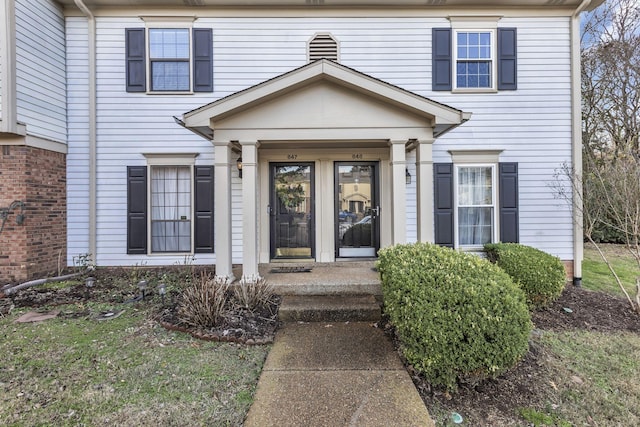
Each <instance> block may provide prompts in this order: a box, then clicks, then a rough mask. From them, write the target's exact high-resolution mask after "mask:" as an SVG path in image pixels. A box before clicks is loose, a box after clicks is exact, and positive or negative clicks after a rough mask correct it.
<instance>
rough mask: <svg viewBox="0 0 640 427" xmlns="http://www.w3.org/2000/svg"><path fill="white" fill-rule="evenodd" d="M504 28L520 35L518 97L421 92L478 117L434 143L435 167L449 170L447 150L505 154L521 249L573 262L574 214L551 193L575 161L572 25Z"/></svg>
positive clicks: (521, 21)
mask: <svg viewBox="0 0 640 427" xmlns="http://www.w3.org/2000/svg"><path fill="white" fill-rule="evenodd" d="M441 26H446V25H445V22H442V25H441ZM499 26H504V27H515V28H517V29H518V89H517V90H515V91H503V92H500V93H482V94H473V93H463V94H462V93H461V94H451V93H444V92H422V93H421V94H423V95H425V96H428V97H430V98H432V99H434V100H436V101H439V102H443V103H445V104H448V105H451V106H453V107H455V108H459V109H461V110H464V111H470V112H472V113H473V115H472V117H471V120H470V121H469V122H467V123H465V124H464V125H462V126H461V127H459V128H457V129H455V130H454V131H452V132H450V133H448V134H446V135H444V136H443V137H441V138H438V139H437V140H436V143H435V144H434V146H433V148H434V151H433V156H434V162H451V155H450V154H449V153H448V150H477V149H487V150H503V152H502V154H501V155H500V161H501V162H517V163H518V181H519V223H520V243H522V244H525V245H530V246H534V247H536V248H539V249H541V250H543V251H546V252H549V253H551V254H553V255H556V256H558V257H560V259H563V260H570V259H573V222H572V218H571V211H570V210H569V208H568V207H567V205H566V203H565V202H563V201H561V200H556V199H555V198H554V196H553V191H552V190H551V188H550V186H549V183H551V182H552V181H553V174H554V172H555V171H556V170H558V169H559V168H560V167H561V166H562V164H563V163H564V162H570V161H571V90H570V89H571V79H570V68H571V64H570V32H569V29H570V22H569V19H568V18H528V19H525V18H518V19H515V18H511V19H510V18H503V19H501V20H500V22H499Z"/></svg>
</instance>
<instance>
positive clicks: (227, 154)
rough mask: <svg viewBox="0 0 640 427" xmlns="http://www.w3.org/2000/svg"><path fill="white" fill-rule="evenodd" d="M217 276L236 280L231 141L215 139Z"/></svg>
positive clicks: (231, 280)
mask: <svg viewBox="0 0 640 427" xmlns="http://www.w3.org/2000/svg"><path fill="white" fill-rule="evenodd" d="M213 145H214V147H215V148H214V150H215V155H216V159H215V164H214V170H215V172H214V179H215V194H214V202H215V218H214V220H215V227H214V233H215V234H214V244H215V251H216V277H219V278H224V279H228V280H229V281H230V282H233V281H234V280H235V277H234V276H233V271H232V268H231V264H232V262H231V143H230V142H229V141H214V142H213Z"/></svg>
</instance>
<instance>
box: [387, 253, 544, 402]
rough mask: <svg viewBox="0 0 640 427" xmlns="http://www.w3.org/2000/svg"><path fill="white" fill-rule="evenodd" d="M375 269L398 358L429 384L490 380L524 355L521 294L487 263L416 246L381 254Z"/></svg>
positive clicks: (525, 314) (451, 386) (527, 321)
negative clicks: (393, 330) (396, 340)
mask: <svg viewBox="0 0 640 427" xmlns="http://www.w3.org/2000/svg"><path fill="white" fill-rule="evenodd" d="M378 270H379V271H380V274H381V277H382V292H383V299H384V309H385V312H386V313H387V314H388V316H389V319H390V322H391V323H392V324H393V326H395V328H396V331H397V334H398V337H399V339H400V347H401V351H402V353H403V354H404V356H405V358H406V359H407V361H408V362H409V363H410V364H411V365H413V367H414V368H415V369H416V370H417V371H418V372H420V373H422V374H423V375H424V376H425V378H426V379H427V380H428V381H429V382H430V383H431V384H432V385H434V386H442V387H444V388H446V389H447V390H449V391H454V390H455V389H456V388H457V386H458V384H460V383H471V384H473V383H477V382H479V381H481V380H483V379H486V378H495V377H497V376H498V375H500V374H501V373H503V372H504V371H506V370H507V369H509V368H511V367H513V366H514V365H515V364H516V363H517V362H518V361H519V360H521V359H522V357H523V356H524V355H525V353H526V352H527V350H528V338H529V333H530V331H531V327H532V324H531V317H530V314H529V310H528V308H527V304H526V299H525V295H524V293H523V292H522V290H520V289H519V288H518V287H517V286H516V285H515V284H514V283H513V281H512V280H511V278H510V277H509V276H508V275H507V274H506V273H504V272H503V271H502V270H501V269H500V268H498V267H497V266H495V265H493V264H491V263H490V262H488V261H487V260H484V259H481V258H479V257H477V256H474V255H471V254H467V253H462V252H458V251H454V250H452V249H448V248H444V247H440V246H437V245H433V244H428V243H417V244H409V245H397V246H394V247H390V248H385V249H382V250H381V251H380V253H379V260H378Z"/></svg>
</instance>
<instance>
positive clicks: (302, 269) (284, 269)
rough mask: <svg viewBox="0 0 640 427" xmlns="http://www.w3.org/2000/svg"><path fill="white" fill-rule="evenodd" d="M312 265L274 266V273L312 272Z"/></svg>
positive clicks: (272, 270)
mask: <svg viewBox="0 0 640 427" xmlns="http://www.w3.org/2000/svg"><path fill="white" fill-rule="evenodd" d="M311 270H313V268H312V267H273V268H272V269H271V272H272V273H310V272H311Z"/></svg>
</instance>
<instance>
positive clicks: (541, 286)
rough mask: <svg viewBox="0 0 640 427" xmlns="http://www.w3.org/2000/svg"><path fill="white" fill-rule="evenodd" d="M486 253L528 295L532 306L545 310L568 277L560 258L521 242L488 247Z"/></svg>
mask: <svg viewBox="0 0 640 427" xmlns="http://www.w3.org/2000/svg"><path fill="white" fill-rule="evenodd" d="M485 250H486V251H487V256H488V258H489V260H490V261H491V262H494V263H496V264H497V265H498V267H500V268H502V269H503V270H504V271H505V272H506V273H507V274H508V275H509V276H511V278H512V279H513V281H514V282H515V283H516V284H517V285H518V286H520V288H521V289H522V290H523V291H524V292H525V294H526V295H527V302H528V303H529V306H530V307H532V308H540V307H545V306H547V305H549V304H551V303H552V302H553V301H555V300H556V299H558V297H559V296H560V294H561V293H562V290H563V289H564V286H565V284H566V281H567V276H566V272H565V271H564V265H562V262H561V261H560V259H559V258H557V257H554V256H553V255H549V254H548V253H546V252H543V251H541V250H539V249H536V248H532V247H530V246H525V245H520V244H518V243H492V244H487V245H485Z"/></svg>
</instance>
